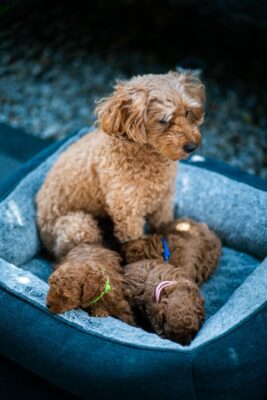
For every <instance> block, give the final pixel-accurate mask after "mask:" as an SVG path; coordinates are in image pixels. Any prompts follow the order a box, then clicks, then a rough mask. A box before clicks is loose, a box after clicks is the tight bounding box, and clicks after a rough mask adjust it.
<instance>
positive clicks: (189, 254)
mask: <svg viewBox="0 0 267 400" xmlns="http://www.w3.org/2000/svg"><path fill="white" fill-rule="evenodd" d="M162 237H164V238H165V239H166V240H167V243H168V247H169V250H170V253H171V256H170V258H169V260H168V262H169V264H171V265H174V266H175V267H176V268H177V269H179V271H181V273H183V274H186V275H187V276H188V277H189V278H190V279H192V280H193V281H195V282H196V283H197V284H201V283H202V282H203V281H205V280H206V279H207V278H208V277H209V276H210V275H211V274H212V272H213V271H214V270H215V268H216V266H217V264H218V262H219V257H220V252H221V241H220V239H219V238H218V237H217V236H216V235H215V233H214V232H213V231H211V230H210V229H209V227H208V226H207V225H206V224H200V223H197V222H195V221H193V220H190V219H187V218H181V219H177V220H175V221H174V222H172V223H171V224H169V225H168V226H166V227H165V228H164V229H163V234H162V235H158V234H153V235H148V236H147V237H145V238H143V239H137V240H134V241H130V242H128V243H125V244H124V245H123V247H122V253H123V255H124V258H125V260H126V262H128V263H130V262H134V261H138V260H143V259H158V260H163V244H162V240H161V239H162Z"/></svg>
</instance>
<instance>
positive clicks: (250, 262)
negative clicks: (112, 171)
mask: <svg viewBox="0 0 267 400" xmlns="http://www.w3.org/2000/svg"><path fill="white" fill-rule="evenodd" d="M86 132H88V129H83V130H81V131H79V132H78V133H76V134H75V135H73V136H72V137H71V138H70V139H68V140H67V141H63V142H60V143H57V144H54V145H53V146H52V147H51V148H49V149H47V150H45V152H43V153H41V154H40V155H38V156H37V157H35V158H34V159H33V160H31V161H30V162H29V163H28V164H25V165H24V166H23V168H22V169H21V170H20V171H18V173H17V174H16V175H14V176H13V177H11V179H9V180H8V182H6V183H5V184H4V185H2V188H1V189H0V196H1V200H2V201H1V204H0V221H1V225H0V271H1V273H0V299H1V307H0V351H1V353H2V354H4V355H5V356H7V357H9V358H11V359H12V360H14V361H16V362H18V363H20V364H21V365H23V366H24V367H26V368H28V369H30V370H32V371H33V372H35V373H36V374H38V375H40V376H42V377H43V378H45V379H47V380H48V381H50V382H51V383H54V384H56V385H58V386H61V387H62V388H64V389H65V390H68V391H70V392H72V393H74V394H76V395H77V396H79V397H81V398H84V399H89V398H91V397H93V398H94V399H114V398H116V399H129V400H130V399H137V398H139V399H143V398H162V399H177V398H182V399H183V400H186V399H218V398H223V399H246V398H253V399H262V398H263V395H264V394H265V393H267V381H266V371H267V340H266V339H267V334H266V326H267V325H266V323H267V314H266V309H267V307H266V306H267V259H266V258H265V257H266V255H267V184H266V182H265V181H263V180H261V179H259V178H256V177H252V176H250V175H248V174H245V173H241V172H240V171H239V170H235V169H233V168H231V167H229V166H226V165H225V164H223V163H220V162H216V161H212V160H207V159H204V158H203V157H200V156H195V157H192V159H191V160H190V161H189V162H187V163H180V168H179V174H178V178H177V183H176V186H177V194H176V213H177V215H179V216H188V217H190V218H194V219H196V220H199V221H204V222H206V223H208V224H209V225H210V227H211V228H212V229H214V230H215V231H216V232H217V233H218V234H219V236H220V237H221V238H222V239H223V244H224V247H223V252H222V257H221V261H220V264H219V266H218V268H217V270H216V272H215V274H214V275H213V276H212V277H211V278H210V279H209V281H208V282H206V283H205V284H203V286H202V288H201V290H202V293H203V296H204V298H205V304H206V319H205V322H204V325H203V327H202V328H201V330H200V331H199V333H198V334H197V336H196V337H195V339H194V340H193V341H192V343H191V344H190V345H189V346H181V345H179V344H177V343H174V342H171V341H169V340H164V339H161V338H159V337H158V336H157V335H155V334H151V333H147V332H145V331H143V330H142V329H140V328H134V327H131V326H128V325H126V324H124V323H123V322H121V321H118V320H116V319H114V318H111V317H109V318H93V317H90V316H88V314H87V313H85V312H84V311H82V310H73V311H69V312H66V313H64V314H62V315H52V314H50V313H49V311H48V310H47V308H46V307H45V297H46V293H47V289H48V285H47V278H48V276H49V274H50V273H51V270H52V266H51V263H50V262H49V261H48V260H46V259H45V258H43V256H42V254H41V253H40V251H41V243H40V239H39V236H38V231H37V227H36V222H35V202H34V198H35V194H36V192H37V191H38V189H39V187H40V185H41V184H42V182H43V180H44V178H45V176H46V174H47V172H48V171H49V168H50V167H51V165H52V164H53V162H54V161H55V160H56V158H57V157H58V154H59V153H60V152H62V151H63V150H64V149H65V148H66V147H67V146H69V145H70V144H71V143H72V142H74V141H75V140H77V139H78V138H79V137H80V136H81V135H83V134H85V133H86Z"/></svg>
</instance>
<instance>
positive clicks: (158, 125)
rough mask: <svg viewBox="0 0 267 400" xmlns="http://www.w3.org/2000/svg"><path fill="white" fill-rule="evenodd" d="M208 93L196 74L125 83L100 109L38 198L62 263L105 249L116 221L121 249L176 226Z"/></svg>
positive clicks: (41, 219) (48, 238)
mask: <svg viewBox="0 0 267 400" xmlns="http://www.w3.org/2000/svg"><path fill="white" fill-rule="evenodd" d="M204 102H205V93H204V85H203V84H202V83H201V82H200V80H199V78H198V77H197V76H196V75H194V74H193V73H192V72H191V71H184V72H181V73H179V72H169V73H167V74H164V75H163V74H159V75H153V74H149V75H143V76H136V77H133V78H132V79H130V80H129V81H124V82H119V83H118V84H117V85H116V87H115V90H114V93H113V94H112V95H111V96H109V97H107V98H105V99H102V100H101V101H100V103H99V105H98V107H97V109H96V113H97V116H98V125H99V128H98V129H96V130H95V131H94V132H93V133H90V134H88V135H85V136H84V137H82V138H81V139H80V140H78V141H77V142H76V143H74V144H73V145H71V146H70V147H69V148H68V149H67V150H66V151H65V152H64V153H63V154H61V155H60V157H59V159H58V160H57V161H56V163H55V164H54V165H53V167H52V169H51V171H50V172H49V174H48V176H47V177H46V180H45V182H44V184H43V186H42V187H41V189H40V191H39V193H38V195H37V199H36V201H37V223H38V226H39V230H40V235H41V238H42V241H43V244H44V246H45V247H46V248H47V249H48V250H49V251H50V252H51V253H53V254H54V256H56V257H62V256H63V255H66V254H67V252H68V251H69V250H71V249H72V248H73V247H75V246H78V245H79V244H82V243H94V242H100V241H101V233H100V231H99V228H98V224H97V220H98V218H99V217H103V216H106V215H108V216H109V217H110V218H111V219H112V221H113V223H114V227H115V236H116V237H117V238H118V239H119V241H120V242H126V241H128V240H132V239H137V238H140V237H141V236H142V235H143V227H144V222H145V220H146V219H147V220H148V222H149V224H150V225H151V226H153V227H154V228H156V229H157V228H160V226H161V225H162V224H165V223H170V222H171V221H172V220H173V192H174V182H175V176H176V170H177V162H176V161H177V160H180V159H183V158H187V157H188V155H189V153H191V152H192V151H193V150H195V149H196V148H197V146H198V145H199V144H200V140H201V135H200V130H199V126H200V124H201V123H202V122H203V116H204Z"/></svg>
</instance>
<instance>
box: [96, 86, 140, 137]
mask: <svg viewBox="0 0 267 400" xmlns="http://www.w3.org/2000/svg"><path fill="white" fill-rule="evenodd" d="M96 113H97V116H98V120H99V124H100V127H101V129H102V130H103V131H104V132H105V133H107V134H108V135H113V136H117V137H119V136H121V135H125V134H126V135H127V137H128V139H130V140H132V141H134V142H138V143H141V144H143V143H146V131H145V122H146V113H147V93H146V91H145V89H144V88H141V87H137V86H136V85H133V84H131V83H130V82H126V83H124V82H121V83H119V84H118V85H116V86H115V91H114V93H113V94H112V95H111V96H109V97H106V98H103V99H101V100H100V102H99V104H98V106H97V107H96Z"/></svg>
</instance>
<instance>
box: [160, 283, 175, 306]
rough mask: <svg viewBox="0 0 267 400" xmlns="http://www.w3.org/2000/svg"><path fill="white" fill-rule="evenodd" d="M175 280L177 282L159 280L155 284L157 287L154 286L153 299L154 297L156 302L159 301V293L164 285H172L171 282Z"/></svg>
mask: <svg viewBox="0 0 267 400" xmlns="http://www.w3.org/2000/svg"><path fill="white" fill-rule="evenodd" d="M176 282H177V281H162V282H160V283H159V284H158V285H157V287H156V289H155V299H156V302H157V303H159V302H160V294H161V291H162V290H163V289H165V288H166V287H169V286H171V285H173V284H174V283H176Z"/></svg>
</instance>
